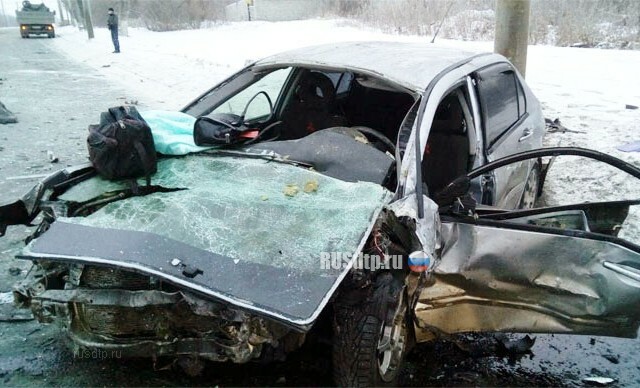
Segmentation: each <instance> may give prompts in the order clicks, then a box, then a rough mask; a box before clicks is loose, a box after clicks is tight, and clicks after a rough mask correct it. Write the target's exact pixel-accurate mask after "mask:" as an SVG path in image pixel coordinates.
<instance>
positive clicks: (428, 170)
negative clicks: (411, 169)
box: [422, 94, 469, 197]
mask: <svg viewBox="0 0 640 388" xmlns="http://www.w3.org/2000/svg"><path fill="white" fill-rule="evenodd" d="M468 164H469V138H468V134H467V125H466V121H465V118H464V113H463V111H462V107H461V105H460V100H459V99H458V97H457V96H456V95H455V94H450V95H449V96H447V97H445V99H444V100H442V102H441V103H440V105H439V106H438V109H437V110H436V114H435V116H434V120H433V123H432V124H431V131H430V133H429V140H428V141H427V147H426V149H425V152H424V159H423V161H422V176H423V177H424V178H423V179H424V181H425V182H426V184H427V187H428V189H429V194H430V196H431V197H433V196H434V195H435V194H436V193H437V192H438V191H440V190H442V189H443V188H444V187H445V186H446V185H448V184H449V183H451V182H452V181H453V180H454V179H455V178H457V177H459V176H460V175H463V174H466V173H467V171H468V167H469V166H468Z"/></svg>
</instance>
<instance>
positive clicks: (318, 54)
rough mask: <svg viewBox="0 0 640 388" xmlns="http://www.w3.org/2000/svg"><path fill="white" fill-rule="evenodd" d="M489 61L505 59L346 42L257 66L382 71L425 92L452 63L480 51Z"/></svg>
mask: <svg viewBox="0 0 640 388" xmlns="http://www.w3.org/2000/svg"><path fill="white" fill-rule="evenodd" d="M479 54H480V55H481V56H482V57H483V58H482V60H481V61H480V62H482V63H484V64H486V63H487V62H492V61H491V60H488V59H491V58H486V56H494V57H495V61H504V57H502V56H501V55H498V54H491V53H480V52H472V51H464V50H460V49H456V48H447V47H438V46H433V45H431V44H430V43H427V42H424V43H403V42H343V43H330V44H324V45H319V46H311V47H304V48H299V49H296V50H291V51H286V52H283V53H280V54H276V55H273V56H270V57H267V58H265V59H262V60H260V61H258V62H256V63H255V66H256V67H273V66H282V65H293V66H302V67H321V68H322V67H324V68H329V69H331V68H334V69H346V70H351V71H355V72H364V73H368V74H373V75H378V76H380V77H381V78H385V79H388V80H390V81H392V82H394V83H397V84H399V85H402V86H404V87H406V88H409V89H411V90H414V91H416V92H419V93H421V92H423V91H424V90H425V89H426V88H427V86H428V85H429V83H430V82H431V81H432V80H433V79H434V78H436V77H437V76H438V74H440V73H442V72H443V71H445V70H446V69H447V68H449V67H450V66H452V65H455V64H458V63H461V62H463V61H469V63H472V62H473V61H474V59H475V58H476V57H478V55H479Z"/></svg>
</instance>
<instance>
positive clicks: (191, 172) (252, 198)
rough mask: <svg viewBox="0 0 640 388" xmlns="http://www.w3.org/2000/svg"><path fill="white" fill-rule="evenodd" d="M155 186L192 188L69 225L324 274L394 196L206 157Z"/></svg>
mask: <svg viewBox="0 0 640 388" xmlns="http://www.w3.org/2000/svg"><path fill="white" fill-rule="evenodd" d="M140 184H141V185H142V184H143V183H142V181H141V183H140ZM152 184H154V185H159V186H162V187H166V188H186V190H181V191H175V192H170V193H154V194H149V195H146V196H138V197H133V198H129V199H126V200H122V201H117V202H113V203H110V204H108V205H106V206H104V207H102V208H101V209H100V210H98V211H96V212H95V213H93V214H91V215H89V216H87V217H71V218H65V219H62V220H63V221H65V222H71V223H77V224H81V225H87V226H96V227H104V228H115V229H124V230H134V231H143V232H151V233H156V234H159V235H161V236H166V237H170V238H172V239H175V240H178V241H182V242H184V243H187V244H189V245H192V246H194V247H197V248H201V249H205V250H208V251H211V252H214V253H218V254H221V255H224V256H228V257H231V258H234V259H238V260H248V261H251V262H256V263H261V264H266V265H270V266H274V267H286V268H296V269H299V270H302V271H305V272H315V273H321V266H320V261H319V255H320V253H321V252H351V253H352V252H355V251H356V249H357V248H358V245H359V244H360V241H361V240H362V238H363V237H364V236H365V232H366V231H367V230H368V229H369V226H370V224H371V223H372V221H373V219H374V217H375V216H376V214H377V213H378V212H379V211H380V209H381V207H382V205H383V204H384V203H386V202H387V201H388V200H389V199H390V197H391V193H390V192H389V191H387V190H386V189H384V188H383V187H381V186H380V185H376V184H373V183H367V182H355V183H349V182H343V181H340V180H338V179H334V178H330V177H327V176H324V175H321V174H319V173H317V172H315V171H310V170H307V169H303V168H299V167H295V166H291V165H288V164H282V163H276V162H269V161H265V160H262V159H251V158H238V157H229V156H211V155H205V154H200V155H192V156H186V157H184V158H169V159H164V160H162V161H160V163H159V166H158V172H157V173H156V174H155V175H154V176H153V177H152ZM127 187H128V185H127V183H126V182H110V181H107V180H104V179H102V178H100V177H95V178H92V179H90V180H88V181H85V182H83V183H81V184H79V185H77V186H74V187H73V188H71V189H70V190H69V191H68V192H66V193H65V194H64V195H62V196H61V197H60V198H61V199H62V200H65V201H74V202H83V201H87V200H89V199H91V198H95V197H97V196H99V195H101V194H103V193H105V192H108V191H113V190H118V189H126V188H127ZM322 271H325V270H322Z"/></svg>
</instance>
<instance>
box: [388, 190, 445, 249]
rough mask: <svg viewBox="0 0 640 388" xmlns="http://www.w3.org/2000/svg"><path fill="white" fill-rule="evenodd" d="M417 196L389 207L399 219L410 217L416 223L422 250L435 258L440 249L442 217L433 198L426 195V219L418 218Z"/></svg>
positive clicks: (414, 195) (411, 196)
mask: <svg viewBox="0 0 640 388" xmlns="http://www.w3.org/2000/svg"><path fill="white" fill-rule="evenodd" d="M416 198H417V197H416V194H415V193H412V194H410V195H408V196H406V197H404V198H402V199H399V200H397V201H395V202H393V203H391V204H389V205H388V206H387V208H388V209H389V210H391V211H392V212H393V213H394V214H395V215H396V216H397V217H409V218H411V219H413V220H415V221H416V236H417V237H418V239H419V240H420V243H421V244H422V249H423V250H424V251H426V252H427V253H429V254H430V255H431V257H432V258H433V257H435V252H436V250H438V249H439V248H440V238H439V236H440V225H441V224H440V216H439V215H438V205H437V204H436V203H435V202H433V201H432V200H431V198H429V197H427V196H426V195H424V196H423V197H422V200H423V202H424V217H422V218H420V217H418V206H417V199H416Z"/></svg>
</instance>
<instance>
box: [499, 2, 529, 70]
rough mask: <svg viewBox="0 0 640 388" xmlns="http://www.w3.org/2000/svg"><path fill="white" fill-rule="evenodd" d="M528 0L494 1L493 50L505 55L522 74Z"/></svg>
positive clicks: (526, 41) (526, 37)
mask: <svg viewBox="0 0 640 388" xmlns="http://www.w3.org/2000/svg"><path fill="white" fill-rule="evenodd" d="M529 10H530V0H497V1H496V38H495V41H494V46H493V51H495V52H496V53H498V54H502V55H504V56H505V57H507V58H508V59H509V60H510V61H511V62H512V63H513V64H514V65H515V67H516V68H517V69H518V71H520V73H521V74H522V76H524V75H525V72H526V70H527V45H528V42H529Z"/></svg>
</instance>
